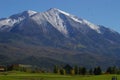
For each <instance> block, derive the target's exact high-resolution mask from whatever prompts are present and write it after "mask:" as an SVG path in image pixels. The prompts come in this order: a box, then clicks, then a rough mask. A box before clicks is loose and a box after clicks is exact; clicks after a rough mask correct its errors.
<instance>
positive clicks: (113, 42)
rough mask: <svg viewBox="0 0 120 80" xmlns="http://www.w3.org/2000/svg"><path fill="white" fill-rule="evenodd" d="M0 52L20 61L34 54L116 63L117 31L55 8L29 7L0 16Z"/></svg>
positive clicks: (119, 37) (119, 40) (76, 61)
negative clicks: (35, 8) (33, 9)
mask: <svg viewBox="0 0 120 80" xmlns="http://www.w3.org/2000/svg"><path fill="white" fill-rule="evenodd" d="M0 52H3V54H2V53H0V55H4V56H5V55H11V53H12V54H13V55H14V57H16V58H17V59H20V60H21V58H20V57H21V56H22V57H24V58H26V57H30V56H33V57H37V58H39V57H40V58H41V57H45V58H46V57H47V58H50V59H53V61H57V60H58V61H60V62H63V63H71V64H79V65H81V64H82V65H87V66H91V65H93V64H92V63H93V62H91V61H94V63H95V65H97V63H98V62H99V64H101V65H103V66H104V67H105V66H109V65H111V64H112V65H113V64H115V65H119V63H118V61H119V59H118V58H119V57H120V54H119V52H120V34H119V33H118V32H116V31H114V30H111V29H109V28H106V27H104V26H100V25H95V24H93V23H91V22H89V21H87V20H85V19H82V18H78V17H76V16H74V15H71V14H69V13H66V12H64V11H62V10H59V9H56V8H51V9H49V10H47V11H45V12H36V11H32V10H28V11H24V12H22V13H18V14H15V15H12V16H10V17H8V18H3V19H0ZM13 55H12V56H9V57H10V58H11V57H12V58H13ZM23 55H24V56H23ZM30 58H31V57H30ZM5 59H6V57H5ZM27 59H28V58H27ZM15 60H16V59H15ZM15 60H12V61H15ZM25 60H26V59H25ZM109 61H112V63H108V62H109ZM88 62H89V64H85V63H88ZM105 63H106V65H105Z"/></svg>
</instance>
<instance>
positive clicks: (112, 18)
mask: <svg viewBox="0 0 120 80" xmlns="http://www.w3.org/2000/svg"><path fill="white" fill-rule="evenodd" d="M50 8H58V9H61V10H63V11H65V12H68V13H70V14H73V15H75V16H77V17H79V18H83V19H86V20H88V21H90V22H92V23H94V24H96V25H104V26H106V27H108V28H111V29H113V30H115V31H118V32H120V0H0V18H5V17H9V16H10V15H12V14H16V13H20V12H23V11H26V10H34V11H37V12H44V11H46V10H48V9H50Z"/></svg>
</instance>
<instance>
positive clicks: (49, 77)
mask: <svg viewBox="0 0 120 80" xmlns="http://www.w3.org/2000/svg"><path fill="white" fill-rule="evenodd" d="M112 76H117V78H118V80H120V75H99V76H89V75H87V76H70V75H56V74H48V73H44V74H40V73H24V72H14V71H13V72H7V73H0V80H111V78H112Z"/></svg>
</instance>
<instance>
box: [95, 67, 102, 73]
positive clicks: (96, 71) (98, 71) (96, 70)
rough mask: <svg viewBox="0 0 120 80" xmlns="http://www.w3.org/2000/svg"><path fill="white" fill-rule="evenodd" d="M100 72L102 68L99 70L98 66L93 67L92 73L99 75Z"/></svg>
mask: <svg viewBox="0 0 120 80" xmlns="http://www.w3.org/2000/svg"><path fill="white" fill-rule="evenodd" d="M101 73H102V70H101V68H100V67H96V68H94V74H95V75H100V74H101Z"/></svg>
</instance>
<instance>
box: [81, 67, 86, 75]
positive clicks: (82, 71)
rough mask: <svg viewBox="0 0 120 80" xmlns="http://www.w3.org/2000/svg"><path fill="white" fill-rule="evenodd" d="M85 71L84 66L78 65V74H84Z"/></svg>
mask: <svg viewBox="0 0 120 80" xmlns="http://www.w3.org/2000/svg"><path fill="white" fill-rule="evenodd" d="M86 72H87V70H86V68H85V67H79V74H80V75H85V74H86Z"/></svg>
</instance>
